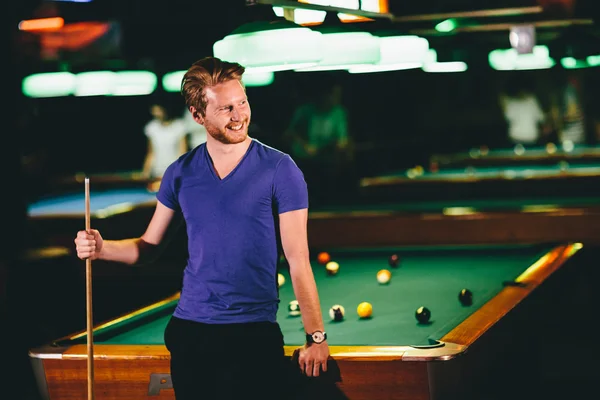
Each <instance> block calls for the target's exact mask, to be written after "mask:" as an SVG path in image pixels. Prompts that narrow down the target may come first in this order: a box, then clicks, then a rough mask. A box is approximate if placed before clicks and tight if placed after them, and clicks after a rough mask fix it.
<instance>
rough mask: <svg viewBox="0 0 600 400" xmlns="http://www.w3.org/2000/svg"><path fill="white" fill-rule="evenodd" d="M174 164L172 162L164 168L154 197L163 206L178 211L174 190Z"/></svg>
mask: <svg viewBox="0 0 600 400" xmlns="http://www.w3.org/2000/svg"><path fill="white" fill-rule="evenodd" d="M175 166H176V163H173V164H171V165H169V167H168V168H167V169H166V170H165V173H164V174H163V176H162V179H161V182H160V188H159V189H158V193H157V194H156V198H157V199H158V201H160V202H161V203H162V204H163V205H164V206H165V207H168V208H170V209H171V210H175V211H179V210H180V207H179V201H178V200H177V193H176V192H175V172H174V171H175Z"/></svg>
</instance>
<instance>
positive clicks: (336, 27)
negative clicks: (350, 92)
mask: <svg viewBox="0 0 600 400" xmlns="http://www.w3.org/2000/svg"><path fill="white" fill-rule="evenodd" d="M312 29H313V30H314V31H316V32H319V33H320V34H321V35H322V36H321V41H322V46H323V47H322V50H323V58H322V59H321V60H320V61H319V62H318V64H317V65H315V66H313V67H304V68H296V69H295V70H296V71H298V72H314V71H331V70H347V69H349V68H352V67H357V66H360V65H363V66H368V65H372V64H376V63H377V62H379V60H380V57H381V55H380V52H379V38H378V37H376V36H374V35H372V34H371V33H369V32H365V31H362V30H360V29H358V28H356V26H354V25H353V24H344V23H342V22H341V21H340V20H339V18H338V17H337V15H336V14H334V13H331V12H328V13H327V16H326V17H325V22H323V24H321V25H319V26H317V27H313V28H312Z"/></svg>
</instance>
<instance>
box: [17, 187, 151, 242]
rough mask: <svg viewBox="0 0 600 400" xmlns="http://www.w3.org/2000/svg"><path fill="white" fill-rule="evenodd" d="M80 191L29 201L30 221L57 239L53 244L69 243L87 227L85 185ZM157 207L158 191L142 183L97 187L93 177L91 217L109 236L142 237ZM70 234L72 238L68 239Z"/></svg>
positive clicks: (93, 222)
mask: <svg viewBox="0 0 600 400" xmlns="http://www.w3.org/2000/svg"><path fill="white" fill-rule="evenodd" d="M78 189H79V190H77V191H74V190H69V191H65V192H62V193H60V194H59V193H54V194H50V195H46V196H44V197H42V198H39V199H37V200H35V201H32V202H30V203H29V205H28V208H27V214H28V224H29V226H30V228H31V229H32V230H33V231H34V232H36V234H37V235H38V236H43V237H47V238H53V243H51V244H52V245H69V246H71V245H72V243H73V240H72V238H73V237H74V235H75V233H76V232H77V231H78V230H81V229H82V228H84V227H85V195H84V185H83V184H82V185H80V187H79V188H78ZM155 207H156V192H155V190H153V189H152V190H149V189H148V188H146V187H142V186H137V187H136V186H135V185H133V186H129V187H125V186H122V187H115V188H100V189H99V188H97V186H96V185H95V184H94V182H93V181H91V180H90V217H91V224H92V227H93V228H96V229H100V230H101V231H102V232H103V233H105V234H108V236H107V237H110V238H112V239H121V238H126V237H132V236H139V235H141V234H142V233H143V230H144V229H145V227H146V226H147V224H148V222H149V221H150V218H151V216H152V214H153V213H154V208H155ZM65 235H66V236H67V237H68V238H69V240H67V241H65V240H64V239H65V237H64V236H65Z"/></svg>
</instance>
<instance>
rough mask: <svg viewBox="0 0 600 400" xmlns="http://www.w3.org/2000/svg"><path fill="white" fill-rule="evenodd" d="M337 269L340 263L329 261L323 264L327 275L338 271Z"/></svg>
mask: <svg viewBox="0 0 600 400" xmlns="http://www.w3.org/2000/svg"><path fill="white" fill-rule="evenodd" d="M339 270H340V264H338V263H336V262H335V261H329V262H328V263H327V265H326V266H325V271H326V272H327V275H335V274H337V273H338V271H339Z"/></svg>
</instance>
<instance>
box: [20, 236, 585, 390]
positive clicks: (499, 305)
mask: <svg viewBox="0 0 600 400" xmlns="http://www.w3.org/2000/svg"><path fill="white" fill-rule="evenodd" d="M581 248H582V246H581V245H580V244H577V243H575V244H564V245H556V246H551V245H528V246H456V247H435V246H424V247H416V248H387V249H378V250H368V251H366V250H362V251H361V250H355V251H343V252H342V251H339V252H338V251H335V250H332V251H331V256H332V258H333V259H334V260H335V261H337V262H339V264H340V270H339V272H338V274H337V275H335V276H329V275H327V274H326V273H325V270H324V267H323V266H322V265H317V264H316V263H313V270H314V273H315V278H316V280H317V285H318V287H319V292H320V300H321V307H322V310H323V314H324V317H325V319H326V322H325V329H326V331H327V333H328V336H329V339H328V342H329V344H330V346H331V352H332V361H331V363H330V368H331V370H332V371H339V376H337V374H336V375H332V374H329V376H327V375H326V376H325V377H324V378H323V379H321V381H325V382H328V383H329V385H330V386H332V387H333V388H334V389H331V390H337V391H338V392H339V393H343V394H344V395H345V396H347V397H345V398H349V399H372V400H375V399H392V398H393V399H413V400H414V399H438V398H449V397H448V396H451V395H452V396H466V395H473V394H474V393H479V394H485V390H486V389H488V390H489V388H490V386H488V385H490V384H492V383H493V382H495V383H496V384H498V383H502V384H503V385H504V387H508V386H510V383H509V384H507V382H512V381H508V380H507V379H524V375H521V374H525V376H527V377H528V378H529V379H531V380H533V379H534V378H535V376H534V375H535V373H534V372H535V369H531V362H534V361H533V360H535V359H536V356H537V353H538V352H539V351H540V350H541V349H539V348H538V346H537V345H536V343H535V342H532V341H530V339H531V338H530V336H529V335H531V334H532V331H531V329H532V327H533V326H536V324H538V323H539V322H540V321H546V320H547V318H548V317H549V315H553V311H554V310H553V309H552V304H553V303H552V301H549V300H551V299H552V298H553V296H554V298H555V299H556V293H553V289H552V288H553V285H554V283H553V282H554V281H556V279H561V280H563V279H564V274H569V273H572V271H573V269H574V265H573V264H574V263H575V262H576V259H577V255H578V253H579V252H580V251H581ZM392 252H394V253H397V254H399V255H400V260H401V261H400V265H399V267H398V268H392V267H390V266H389V265H388V262H387V259H388V256H389V255H390V254H392ZM383 268H387V269H389V270H390V271H391V272H392V279H391V281H390V283H389V284H387V285H381V284H379V283H378V282H377V280H376V273H377V271H379V270H380V269H383ZM280 272H281V273H282V274H283V275H284V276H286V277H287V278H288V279H287V280H286V282H287V283H285V284H284V285H283V286H282V287H281V288H280V298H281V304H280V309H279V313H278V320H279V322H280V325H281V328H282V331H283V333H284V336H285V342H286V354H287V355H288V356H291V355H292V353H293V351H294V349H296V348H297V347H298V346H300V345H302V344H303V342H304V330H303V328H302V323H301V318H300V317H293V316H289V315H288V312H287V304H288V302H289V301H291V300H293V299H294V295H293V291H292V287H291V285H290V280H289V274H288V271H287V270H286V269H285V268H284V267H282V269H281V271H280ZM563 284H564V281H563ZM463 288H469V289H470V290H472V292H473V293H474V297H473V298H474V302H473V305H471V306H464V305H462V304H461V303H460V302H459V301H458V293H459V291H460V290H461V289H463ZM177 299H178V296H177V295H175V296H172V297H170V298H167V299H164V300H163V301H161V302H159V303H156V304H154V305H150V306H148V307H147V308H143V309H139V310H136V311H134V312H132V313H130V314H128V315H126V316H124V317H122V318H119V319H116V320H113V321H109V322H107V323H105V324H102V325H99V326H98V327H97V328H96V330H95V334H94V343H95V355H96V357H97V358H96V360H95V373H96V381H95V385H96V390H97V392H96V397H97V398H98V399H108V398H110V399H125V398H140V399H142V398H148V399H154V398H162V399H169V398H173V392H172V390H171V389H170V377H169V364H168V359H169V355H168V352H167V350H166V348H165V347H164V342H163V332H164V328H165V326H166V323H167V321H168V318H169V316H170V314H171V313H172V311H173V309H174V307H175V305H176V302H177ZM363 301H368V302H370V303H371V304H372V305H373V310H374V311H373V316H372V318H370V319H359V317H358V315H357V313H356V307H357V305H358V304H359V303H360V302H363ZM337 304H339V305H342V306H344V307H345V311H346V314H345V318H344V320H343V321H340V322H335V321H331V320H329V319H328V310H329V308H330V307H331V306H333V305H337ZM420 306H426V307H428V308H430V310H431V312H432V318H431V321H430V323H429V324H419V323H417V320H416V319H415V310H416V309H417V308H418V307H420ZM538 328H539V325H538ZM85 341H86V333H85V331H84V332H81V333H78V334H73V335H69V336H68V337H66V338H62V339H58V340H56V341H54V342H53V343H51V344H50V345H48V346H44V347H41V348H35V349H32V350H31V352H30V357H31V359H32V362H33V365H34V367H35V369H36V371H37V376H38V378H39V381H38V385H39V388H40V390H41V391H42V392H43V393H44V394H45V395H46V398H49V399H58V398H60V399H74V398H81V397H82V396H84V394H85V392H86V376H87V375H86V361H85V358H86V354H87V353H86V345H85ZM249 345H250V344H249ZM524 348H525V349H526V350H525V351H524V352H523V349H524ZM232 362H235V360H232ZM290 365H291V364H290ZM324 387H325V386H320V387H319V390H323V388H324ZM492 387H493V386H492ZM305 390H310V385H307V386H306V388H305ZM313 390H314V388H313ZM493 390H497V388H493ZM311 398H314V397H311ZM452 398H461V397H452Z"/></svg>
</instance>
